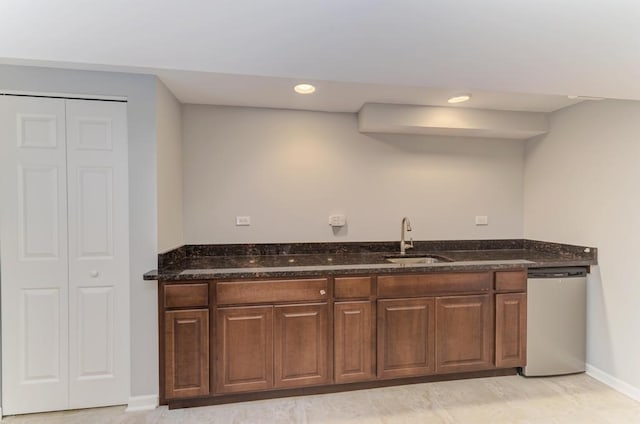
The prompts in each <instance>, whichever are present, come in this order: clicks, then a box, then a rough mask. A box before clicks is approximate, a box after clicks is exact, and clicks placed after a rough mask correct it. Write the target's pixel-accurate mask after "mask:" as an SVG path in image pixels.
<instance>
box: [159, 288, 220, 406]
mask: <svg viewBox="0 0 640 424" xmlns="http://www.w3.org/2000/svg"><path fill="white" fill-rule="evenodd" d="M159 296H160V300H161V302H162V306H163V308H164V312H163V314H162V319H161V323H162V325H163V326H164V333H163V334H162V336H163V337H162V339H161V340H163V341H164V349H163V352H162V353H163V355H164V356H163V358H164V363H165V366H164V375H163V381H164V387H165V390H164V393H163V395H164V397H165V398H166V399H176V398H182V397H193V396H201V395H207V394H209V392H210V390H209V380H210V378H209V369H210V365H209V364H210V361H209V355H210V345H209V342H210V333H209V328H210V327H209V317H210V316H209V285H208V283H193V284H174V285H166V284H164V285H162V286H161V287H160V290H159Z"/></svg>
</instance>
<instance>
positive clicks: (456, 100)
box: [447, 94, 471, 103]
mask: <svg viewBox="0 0 640 424" xmlns="http://www.w3.org/2000/svg"><path fill="white" fill-rule="evenodd" d="M469 99H471V94H456V95H455V96H453V97H449V100H447V102H449V103H462V102H466V101H468V100H469Z"/></svg>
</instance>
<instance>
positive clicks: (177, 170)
mask: <svg viewBox="0 0 640 424" xmlns="http://www.w3.org/2000/svg"><path fill="white" fill-rule="evenodd" d="M157 94H158V97H157V105H158V108H157V122H156V125H157V135H158V139H157V141H158V144H157V153H158V163H157V176H158V252H166V251H167V250H171V249H175V248H176V247H180V246H182V245H183V244H184V229H183V225H182V221H183V214H182V209H183V207H182V106H181V104H180V102H178V100H177V99H176V98H175V96H174V95H173V94H172V93H171V92H170V91H169V89H168V88H167V87H166V86H165V85H164V84H163V83H162V81H160V80H158V92H157Z"/></svg>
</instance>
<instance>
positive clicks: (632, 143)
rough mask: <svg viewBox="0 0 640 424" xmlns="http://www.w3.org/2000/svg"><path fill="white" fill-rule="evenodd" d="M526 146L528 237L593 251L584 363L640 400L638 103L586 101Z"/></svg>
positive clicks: (562, 112)
mask: <svg viewBox="0 0 640 424" xmlns="http://www.w3.org/2000/svg"><path fill="white" fill-rule="evenodd" d="M550 128H551V131H550V132H549V134H547V135H545V136H541V137H538V138H536V139H533V140H530V141H528V142H527V149H526V162H525V187H524V194H525V203H524V204H525V208H524V223H525V224H524V227H525V237H527V238H532V239H538V240H549V241H558V242H563V243H574V244H578V245H587V246H596V247H597V248H598V256H599V260H598V262H599V264H600V265H599V266H598V267H595V269H593V270H592V271H593V272H592V274H591V275H590V278H589V281H588V319H587V327H588V330H587V331H588V341H587V362H588V363H589V366H590V369H591V370H592V372H593V373H594V375H596V376H597V377H599V378H601V379H603V380H605V381H608V382H609V383H611V384H614V385H615V386H616V387H617V388H618V389H621V390H623V391H625V392H626V393H627V394H630V395H632V396H634V397H635V398H637V399H640V362H639V361H638V358H639V357H640V339H639V338H638V337H637V334H638V323H639V322H640V308H638V299H640V284H638V282H640V268H639V267H638V257H640V244H639V243H638V241H639V240H640V196H639V195H638V187H639V183H640V166H638V161H639V160H640V102H632V101H613V100H605V101H600V102H583V103H580V104H578V105H575V106H572V107H569V108H566V109H562V110H560V111H558V112H556V113H554V114H553V115H552V117H551V120H550Z"/></svg>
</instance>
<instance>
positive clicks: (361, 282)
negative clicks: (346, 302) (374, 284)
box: [334, 277, 372, 299]
mask: <svg viewBox="0 0 640 424" xmlns="http://www.w3.org/2000/svg"><path fill="white" fill-rule="evenodd" d="M371 292H372V290H371V277H340V278H336V280H335V289H334V296H335V297H336V299H354V298H361V297H369V296H371V294H372V293H371Z"/></svg>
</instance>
